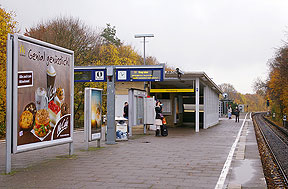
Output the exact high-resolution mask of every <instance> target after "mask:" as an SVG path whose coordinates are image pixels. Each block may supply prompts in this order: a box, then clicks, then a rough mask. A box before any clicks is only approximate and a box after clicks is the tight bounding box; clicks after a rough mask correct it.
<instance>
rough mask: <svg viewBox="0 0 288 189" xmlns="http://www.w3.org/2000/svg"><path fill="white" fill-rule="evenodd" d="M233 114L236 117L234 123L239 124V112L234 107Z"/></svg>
mask: <svg viewBox="0 0 288 189" xmlns="http://www.w3.org/2000/svg"><path fill="white" fill-rule="evenodd" d="M234 114H235V116H236V119H235V122H239V116H240V111H239V109H238V106H236V109H235V111H234Z"/></svg>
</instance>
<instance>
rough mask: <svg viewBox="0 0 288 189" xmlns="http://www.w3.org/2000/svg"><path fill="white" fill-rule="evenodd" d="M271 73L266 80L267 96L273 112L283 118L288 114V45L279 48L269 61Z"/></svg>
mask: <svg viewBox="0 0 288 189" xmlns="http://www.w3.org/2000/svg"><path fill="white" fill-rule="evenodd" d="M269 68H270V73H269V77H268V80H267V82H266V86H267V90H266V97H267V99H268V100H270V104H271V108H270V110H271V111H272V113H276V118H277V119H278V120H281V119H282V117H283V115H287V114H288V45H287V44H285V45H284V46H283V47H281V48H280V49H278V51H277V52H276V56H275V58H274V59H272V60H271V61H270V62H269Z"/></svg>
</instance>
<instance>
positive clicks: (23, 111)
mask: <svg viewBox="0 0 288 189" xmlns="http://www.w3.org/2000/svg"><path fill="white" fill-rule="evenodd" d="M35 41H36V40H35ZM35 41H29V40H22V39H19V40H18V55H17V56H18V75H17V76H16V77H17V81H18V86H17V92H16V93H17V124H14V129H15V125H17V128H16V129H15V130H16V131H15V130H14V133H15V132H17V148H21V147H25V146H27V145H28V146H31V145H32V144H35V145H39V144H40V146H41V143H42V144H43V143H45V144H46V145H47V143H48V144H49V143H53V144H55V143H57V141H58V140H59V141H61V140H63V139H67V138H71V131H72V128H71V127H72V124H71V117H72V116H71V108H73V104H72V102H73V101H72V99H71V93H72V92H73V88H72V86H73V81H72V79H71V74H72V73H73V66H74V63H73V52H72V51H69V50H67V51H65V49H64V50H63V49H62V48H60V47H59V49H58V48H57V47H56V46H53V45H51V46H49V44H46V45H43V44H45V43H35ZM71 52H72V53H71ZM72 78H73V77H72ZM71 82H72V83H71ZM14 94H15V93H14ZM14 141H15V139H14ZM35 145H34V146H35ZM32 146H33V145H32Z"/></svg>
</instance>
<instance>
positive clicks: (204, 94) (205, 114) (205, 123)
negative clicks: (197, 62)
mask: <svg viewBox="0 0 288 189" xmlns="http://www.w3.org/2000/svg"><path fill="white" fill-rule="evenodd" d="M207 91H208V90H207V87H206V86H204V92H203V99H204V118H203V128H204V129H207V121H206V119H207V105H208V103H207V100H208V98H207Z"/></svg>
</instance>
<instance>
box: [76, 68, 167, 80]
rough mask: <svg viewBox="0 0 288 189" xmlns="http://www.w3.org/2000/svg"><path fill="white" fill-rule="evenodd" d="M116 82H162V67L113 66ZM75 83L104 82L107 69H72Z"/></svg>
mask: <svg viewBox="0 0 288 189" xmlns="http://www.w3.org/2000/svg"><path fill="white" fill-rule="evenodd" d="M114 76H115V81H116V82H129V81H130V82H131V81H139V82H141V81H142V82H143V81H163V80H164V65H147V66H114ZM74 81H75V82H106V81H107V67H105V66H102V67H98V66H93V67H92V66H91V67H89V66H87V67H84V66H81V67H75V69H74Z"/></svg>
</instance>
